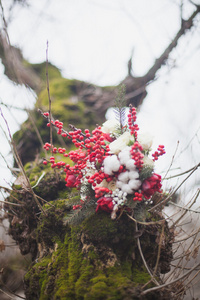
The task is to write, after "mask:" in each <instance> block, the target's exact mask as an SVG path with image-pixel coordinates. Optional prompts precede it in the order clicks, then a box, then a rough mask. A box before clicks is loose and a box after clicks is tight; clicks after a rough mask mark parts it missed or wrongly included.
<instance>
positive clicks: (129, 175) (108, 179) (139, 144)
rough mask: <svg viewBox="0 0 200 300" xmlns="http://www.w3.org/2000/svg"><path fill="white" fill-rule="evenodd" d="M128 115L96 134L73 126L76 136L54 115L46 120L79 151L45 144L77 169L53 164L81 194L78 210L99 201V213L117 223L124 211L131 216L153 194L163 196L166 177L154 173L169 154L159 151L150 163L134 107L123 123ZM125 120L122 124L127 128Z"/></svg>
mask: <svg viewBox="0 0 200 300" xmlns="http://www.w3.org/2000/svg"><path fill="white" fill-rule="evenodd" d="M124 114H125V110H124V108H123V109H118V117H117V118H116V119H115V120H108V121H106V122H105V123H103V125H102V126H97V127H96V128H95V129H94V130H93V131H92V132H91V133H90V131H89V130H88V129H85V130H84V132H83V131H82V130H81V129H77V128H75V127H74V126H72V125H71V131H65V130H64V129H63V123H62V122H60V121H58V120H55V121H54V120H51V119H50V117H49V113H48V112H47V113H44V114H43V115H44V116H45V117H46V118H47V119H48V120H49V123H48V124H47V126H54V127H56V128H57V133H58V134H59V135H62V136H63V137H64V138H65V137H66V138H69V139H71V140H72V143H73V144H74V145H75V147H76V148H77V149H76V150H72V151H70V152H69V153H66V149H65V148H56V147H53V145H51V144H50V143H46V144H45V145H44V148H45V149H46V150H51V151H52V153H57V152H58V153H60V154H62V155H64V157H68V158H70V161H71V162H72V163H70V164H68V163H66V162H64V161H58V162H56V161H55V157H54V156H51V157H50V160H44V161H43V163H44V164H45V165H46V164H47V163H50V164H51V167H52V168H58V169H61V168H62V169H63V170H64V172H65V174H66V177H65V180H66V186H67V187H68V188H76V189H77V190H79V192H80V203H79V204H76V205H74V206H73V209H74V210H81V209H82V208H83V207H84V205H85V204H87V203H88V202H90V201H93V202H94V201H95V208H96V212H98V211H100V210H103V211H106V212H108V213H110V214H111V218H112V219H115V218H116V216H117V214H118V213H120V212H121V211H122V209H123V210H124V209H125V210H126V211H130V210H131V209H133V208H134V207H135V206H136V205H137V203H138V202H141V201H149V200H150V199H151V197H152V196H153V195H154V193H156V192H158V193H160V192H161V186H162V185H161V176H160V175H158V174H156V173H154V163H155V161H156V160H157V159H158V157H159V156H161V155H163V154H164V153H165V150H164V146H163V145H159V146H158V149H157V151H155V152H154V153H153V154H152V156H151V157H149V152H150V150H151V146H152V139H151V137H150V136H149V135H142V134H139V127H138V125H137V124H136V109H135V108H134V107H132V106H131V105H130V106H129V113H128V122H127V123H126V124H123V123H124ZM122 119H123V122H122Z"/></svg>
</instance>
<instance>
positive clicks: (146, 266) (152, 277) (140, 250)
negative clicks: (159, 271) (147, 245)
mask: <svg viewBox="0 0 200 300" xmlns="http://www.w3.org/2000/svg"><path fill="white" fill-rule="evenodd" d="M135 228H136V231H138V226H137V223H135ZM137 246H138V249H139V252H140V255H141V258H142V261H143V263H144V265H145V268H146V270H147V272H148V273H149V275H150V276H151V279H152V281H153V282H154V283H155V284H156V285H157V286H160V285H159V283H158V281H157V280H156V279H155V278H154V275H153V274H152V273H151V271H150V269H149V267H148V265H147V262H146V260H145V258H144V255H143V252H142V248H141V244H140V239H139V237H137Z"/></svg>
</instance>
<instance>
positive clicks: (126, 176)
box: [118, 172, 129, 183]
mask: <svg viewBox="0 0 200 300" xmlns="http://www.w3.org/2000/svg"><path fill="white" fill-rule="evenodd" d="M128 173H129V172H122V173H120V174H119V176H118V180H119V181H122V182H123V183H127V182H128V180H129V174H128Z"/></svg>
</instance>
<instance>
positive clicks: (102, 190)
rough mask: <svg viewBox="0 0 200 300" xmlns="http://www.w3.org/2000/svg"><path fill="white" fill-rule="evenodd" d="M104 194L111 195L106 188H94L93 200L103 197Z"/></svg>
mask: <svg viewBox="0 0 200 300" xmlns="http://www.w3.org/2000/svg"><path fill="white" fill-rule="evenodd" d="M105 194H112V191H110V190H109V189H108V188H105V187H96V188H95V198H100V197H103V196H104V195H105Z"/></svg>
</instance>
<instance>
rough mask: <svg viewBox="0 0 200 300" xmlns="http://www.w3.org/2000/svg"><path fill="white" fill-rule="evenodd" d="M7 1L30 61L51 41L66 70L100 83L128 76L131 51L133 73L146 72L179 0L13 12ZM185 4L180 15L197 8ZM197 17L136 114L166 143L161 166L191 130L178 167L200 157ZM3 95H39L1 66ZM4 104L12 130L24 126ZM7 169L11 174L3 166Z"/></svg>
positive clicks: (169, 32) (82, 2)
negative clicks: (7, 74) (8, 76)
mask: <svg viewBox="0 0 200 300" xmlns="http://www.w3.org/2000/svg"><path fill="white" fill-rule="evenodd" d="M9 2H10V0H2V4H3V6H4V10H5V17H6V19H7V20H8V16H10V18H11V22H10V23H9V24H8V32H9V36H10V40H11V43H12V44H14V45H17V46H19V47H20V48H21V49H22V51H23V54H24V56H25V58H27V59H28V60H29V61H30V62H33V63H38V62H42V61H44V60H45V56H46V42H47V40H48V41H49V60H50V61H51V62H52V63H53V64H55V65H56V66H58V67H59V68H60V69H61V71H62V74H63V76H65V77H67V78H76V79H81V80H85V81H89V82H93V83H95V84H99V85H116V84H118V83H119V82H120V81H121V80H123V79H124V78H125V76H126V75H127V61H128V60H129V58H130V55H131V53H132V51H133V50H134V54H133V68H134V74H135V75H137V76H142V75H143V74H144V73H145V72H146V71H147V70H148V69H149V67H150V66H151V65H152V64H153V62H154V60H155V59H156V58H157V57H158V56H159V55H160V54H161V53H162V51H163V50H164V49H165V47H166V46H167V45H168V44H169V42H170V41H171V40H172V38H173V37H174V35H175V33H176V32H177V30H178V29H179V27H180V9H179V4H180V2H181V1H179V0H162V1H160V0H140V1H139V0H67V1H66V0H59V1H48V0H35V1H30V8H26V7H25V8H22V7H20V6H17V7H15V9H14V10H12V11H11V12H8V4H9ZM183 3H184V10H183V17H184V18H187V17H188V16H189V15H190V14H191V13H192V11H193V10H194V7H193V5H191V4H189V3H188V1H186V0H185V1H183ZM199 19H200V18H199V17H198V18H196V21H195V27H194V28H193V29H192V30H191V31H190V32H189V33H187V34H186V35H185V36H184V37H182V38H181V40H180V42H179V44H178V47H176V49H175V50H174V51H173V53H172V55H171V56H170V59H169V61H168V64H167V65H166V66H165V67H163V68H162V70H160V71H159V72H158V74H157V76H158V79H157V81H155V82H154V83H152V84H151V85H150V86H149V87H148V96H147V97H146V99H145V102H144V104H143V106H142V108H141V111H140V112H139V114H138V123H139V125H140V128H141V130H142V131H150V133H151V134H152V135H153V136H154V149H155V148H156V147H157V145H158V144H165V145H166V150H167V154H166V156H165V157H162V158H161V159H160V161H158V165H157V166H158V168H157V170H158V171H160V170H162V169H166V168H167V166H169V162H170V161H171V158H172V155H173V154H174V151H175V148H176V144H177V141H178V140H179V141H180V146H179V152H181V151H182V150H183V149H184V148H185V147H186V146H187V145H188V143H189V141H190V140H191V139H192V138H193V137H194V139H193V142H192V144H191V145H190V147H189V148H187V150H186V151H184V152H183V153H182V155H181V156H179V158H177V163H176V167H177V166H178V167H180V168H181V170H186V169H188V168H190V167H192V166H193V165H194V164H195V163H198V162H199V160H200V155H199V153H200V143H199V140H200V136H199V132H198V133H197V134H196V136H195V133H196V132H197V131H198V128H199V126H200V119H199V112H200V106H199V100H200V84H199V82H200V71H199V67H200V38H199V34H200V26H199ZM0 101H3V102H4V103H9V104H13V105H15V106H16V105H19V106H20V107H23V106H27V105H28V106H29V107H30V105H33V103H34V97H33V95H32V94H30V93H29V92H28V91H26V90H25V88H22V87H16V86H13V84H12V83H10V82H9V81H8V80H7V79H6V78H5V76H4V75H3V67H1V68H0ZM3 109H4V113H5V116H6V118H7V119H8V122H9V124H10V127H11V130H12V132H14V131H15V130H17V129H18V128H19V125H17V123H16V121H15V120H14V118H13V116H10V114H9V113H10V112H8V111H7V110H6V109H5V108H4V107H3ZM12 112H13V114H14V116H15V119H16V120H17V122H18V123H20V122H23V121H24V120H25V118H26V115H25V114H23V115H22V114H21V113H19V111H16V110H13V111H12ZM0 122H1V124H2V119H1V120H0ZM1 140H2V137H1ZM2 141H3V143H1V144H0V151H1V152H2V153H3V154H4V155H6V154H7V153H8V146H6V145H5V142H4V140H2ZM2 164H3V162H0V167H1V168H2ZM2 170H3V175H4V176H5V178H8V177H9V175H8V172H7V171H6V169H5V167H4V168H2ZM4 176H3V177H1V179H0V183H1V184H3V183H2V180H3V178H4ZM7 180H8V179H7ZM197 180H198V178H197Z"/></svg>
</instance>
